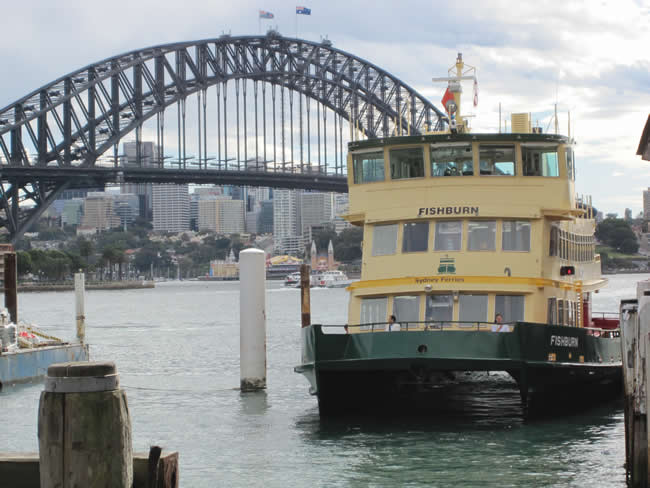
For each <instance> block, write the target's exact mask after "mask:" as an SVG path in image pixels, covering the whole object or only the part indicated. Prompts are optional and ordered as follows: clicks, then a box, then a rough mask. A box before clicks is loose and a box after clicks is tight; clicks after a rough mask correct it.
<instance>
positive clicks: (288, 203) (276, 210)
mask: <svg viewBox="0 0 650 488" xmlns="http://www.w3.org/2000/svg"><path fill="white" fill-rule="evenodd" d="M300 196H301V194H300V192H298V191H297V190H276V191H275V192H273V238H274V249H275V253H276V254H293V255H298V254H300V255H302V254H303V252H304V250H303V239H302V220H301V212H300Z"/></svg>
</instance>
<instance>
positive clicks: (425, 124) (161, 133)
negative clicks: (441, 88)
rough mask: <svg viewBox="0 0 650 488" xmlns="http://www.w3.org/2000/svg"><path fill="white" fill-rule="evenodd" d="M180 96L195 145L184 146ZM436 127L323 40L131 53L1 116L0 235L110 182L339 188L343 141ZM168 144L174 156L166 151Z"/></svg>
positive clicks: (384, 80)
mask: <svg viewBox="0 0 650 488" xmlns="http://www.w3.org/2000/svg"><path fill="white" fill-rule="evenodd" d="M208 89H210V91H208ZM190 97H192V98H194V97H195V98H196V101H197V104H196V108H194V107H192V109H191V110H192V111H193V112H192V115H195V116H196V119H193V121H192V122H193V123H192V126H194V128H195V130H196V132H197V138H196V139H195V140H194V141H193V142H192V143H191V144H190V145H188V141H187V137H186V124H187V123H188V120H187V119H188V114H189V113H190V108H189V104H188V101H189V99H190ZM233 98H234V107H233ZM253 107H254V110H253ZM233 110H234V114H233ZM194 111H195V113H194ZM166 113H167V121H166V117H165V115H166ZM170 114H171V115H172V117H171V119H172V120H171V122H170ZM328 114H329V118H328ZM174 115H175V117H173V116H174ZM229 115H230V121H229V120H228V118H229V117H228V116H229ZM253 115H254V122H253V120H248V119H249V118H251V117H253ZM209 116H210V117H209ZM208 118H211V125H210V131H208V125H207V120H208ZM233 118H235V119H236V120H235V124H234V125H235V128H234V129H233V120H232V119H233ZM174 119H175V120H174ZM241 119H243V120H241ZM194 121H196V122H195V123H196V125H194ZM328 121H329V129H328ZM166 122H167V124H166ZM242 122H243V124H242ZM145 123H150V124H152V125H153V126H154V129H152V130H151V131H147V132H148V133H147V134H146V135H145V136H146V137H149V138H151V139H154V140H155V148H156V150H155V151H154V154H152V155H149V156H145V155H144V154H141V152H142V144H141V141H142V140H143V127H144V124H145ZM344 123H345V126H346V128H345V130H344ZM445 123H446V119H445V115H444V114H443V113H442V112H440V111H439V110H438V109H436V108H435V107H434V106H433V105H432V104H431V103H430V102H429V101H428V100H426V99H425V98H424V97H422V96H421V95H419V94H418V93H417V92H416V91H415V90H413V89H412V88H410V87H409V86H408V85H406V84H405V83H403V82H401V81H400V80H399V79H397V78H396V77H394V76H392V75H391V74H389V73H387V72H386V71H384V70H382V69H380V68H378V67H377V66H375V65H373V64H371V63H369V62H367V61H364V60H363V59H361V58H358V57H356V56H353V55H351V54H349V53H346V52H343V51H341V50H338V49H335V48H334V47H332V44H331V42H329V41H323V42H321V43H315V42H309V41H305V40H300V39H290V38H285V37H282V36H280V35H279V34H277V33H274V32H270V33H269V34H267V35H265V36H242V37H230V36H222V37H220V38H218V39H209V40H202V41H194V42H183V43H176V44H167V45H161V46H155V47H151V48H146V49H141V50H137V51H132V52H129V53H126V54H122V55H119V56H115V57H112V58H109V59H106V60H104V61H100V62H98V63H95V64H92V65H90V66H86V67H84V68H82V69H80V70H78V71H75V72H73V73H70V74H68V75H66V76H64V77H62V78H59V79H58V80H56V81H53V82H52V83H49V84H47V85H45V86H43V87H41V88H39V89H38V90H35V91H34V92H32V93H30V94H29V95H27V96H25V97H23V98H21V99H20V100H18V101H16V102H15V103H13V104H11V105H9V106H7V107H6V108H4V109H2V110H0V172H1V173H0V177H1V182H0V183H1V184H0V226H2V227H6V228H7V229H8V231H9V233H10V234H11V236H12V240H13V241H15V240H17V239H19V238H20V236H21V235H22V233H23V232H24V231H25V230H26V229H27V228H29V227H30V226H31V225H32V224H33V223H34V222H35V221H36V219H38V217H39V216H40V215H41V214H42V212H43V211H44V210H45V209H46V208H47V206H48V205H49V204H50V203H51V202H52V201H53V200H54V199H56V198H57V196H59V195H60V193H61V192H62V191H63V190H64V189H66V188H74V187H93V186H98V185H103V184H106V183H110V182H142V181H149V182H159V183H187V182H194V183H215V184H241V185H248V186H273V187H276V188H312V189H319V190H324V191H346V190H347V183H346V179H345V172H346V164H345V155H344V150H343V148H344V146H345V144H346V142H348V141H350V140H354V139H358V138H381V137H389V136H396V135H406V134H412V135H415V134H419V133H422V132H423V131H427V130H441V129H442V128H443V127H444V124H445ZM249 124H250V125H249ZM253 124H254V131H252V129H249V128H251V127H252V126H253ZM170 126H174V127H175V131H176V134H175V137H173V138H170V137H168V136H169V127H170ZM213 126H216V130H215V127H213ZM242 126H243V127H242ZM314 126H316V127H314ZM132 132H134V133H135V142H136V144H135V149H136V155H135V157H134V158H125V157H124V155H120V154H119V150H118V145H119V142H120V141H122V140H123V139H124V138H125V137H126V136H127V135H128V134H130V133H132ZM154 133H155V135H153V134H154ZM278 133H279V134H278ZM166 137H167V140H165V139H166ZM249 138H251V139H254V149H253V148H252V145H251V143H249V141H248V139H249ZM332 140H333V143H332ZM172 144H173V145H174V146H175V151H174V152H175V159H170V157H169V156H164V148H165V147H166V146H169V145H172ZM233 146H234V147H233ZM111 149H112V151H111ZM188 149H190V150H193V151H196V152H197V153H198V156H188ZM328 149H329V151H330V153H329V155H328ZM111 152H112V154H111Z"/></svg>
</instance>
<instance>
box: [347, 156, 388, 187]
mask: <svg viewBox="0 0 650 488" xmlns="http://www.w3.org/2000/svg"><path fill="white" fill-rule="evenodd" d="M352 165H353V170H354V182H355V183H370V182H373V181H384V179H385V177H384V152H383V151H377V152H372V153H364V154H355V155H354V156H353V157H352Z"/></svg>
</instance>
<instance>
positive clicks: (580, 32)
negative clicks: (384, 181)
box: [0, 0, 650, 215]
mask: <svg viewBox="0 0 650 488" xmlns="http://www.w3.org/2000/svg"><path fill="white" fill-rule="evenodd" d="M301 1H302V0H301ZM296 5H304V6H306V7H309V8H311V12H312V15H311V16H299V17H298V18H297V19H296V15H295V13H294V12H295V7H296ZM398 5H399V6H398ZM260 9H262V10H267V11H270V12H272V13H273V14H274V15H275V19H273V20H272V21H263V22H264V23H263V24H262V29H263V30H265V29H266V28H267V27H269V26H273V27H275V26H277V28H278V30H279V31H280V32H281V34H283V35H285V36H288V37H294V36H295V35H296V26H297V32H298V37H301V38H304V39H308V40H315V41H318V40H320V39H321V37H323V36H327V37H328V38H329V39H330V40H331V41H332V42H333V44H334V46H335V47H337V48H339V49H342V50H344V51H347V52H350V53H352V54H355V55H357V56H360V57H362V58H364V59H366V60H368V61H370V62H372V63H374V64H376V65H378V66H380V67H381V68H383V69H385V70H387V71H389V72H391V73H393V74H394V75H396V76H398V77H399V78H400V79H402V80H403V81H404V82H406V83H408V84H410V85H411V86H413V87H415V88H416V89H417V90H418V91H420V93H422V94H423V95H425V96H427V97H428V98H429V99H430V100H432V101H433V102H434V103H435V104H436V105H438V106H439V107H440V98H441V96H442V94H443V92H444V86H443V85H434V84H432V83H431V81H430V80H431V77H433V76H444V75H445V74H446V72H447V69H448V68H449V67H450V66H451V65H452V64H453V63H454V60H455V57H456V53H457V52H462V53H463V57H464V59H465V61H466V63H468V64H471V65H473V66H476V68H477V73H478V78H479V105H478V107H477V108H476V109H475V112H474V113H475V115H476V117H475V118H474V119H473V121H472V124H473V130H474V132H485V131H492V130H498V123H499V119H498V105H499V103H501V105H502V111H503V113H504V115H505V116H508V117H509V114H510V113H512V112H532V113H533V119H534V121H539V124H540V125H541V126H543V127H544V128H546V126H547V125H548V124H549V123H550V116H551V114H552V112H553V105H554V104H555V103H556V102H557V104H558V110H559V112H560V128H561V132H562V133H564V134H566V132H567V119H568V117H567V112H568V111H570V112H571V123H572V124H571V126H572V127H571V134H572V135H573V136H574V137H575V138H576V140H577V147H576V161H577V168H578V180H577V191H578V192H580V193H585V194H591V195H592V196H593V199H594V204H595V205H596V206H597V207H598V208H599V209H601V210H603V211H605V212H618V213H619V214H621V215H622V213H623V210H624V208H625V207H630V208H632V210H633V211H634V214H635V215H636V214H637V213H638V212H639V211H641V207H642V191H643V190H644V189H646V188H647V187H648V186H650V163H649V162H644V161H642V160H641V159H640V157H638V156H636V155H635V154H636V149H637V146H638V143H639V138H640V135H641V131H642V129H643V126H644V124H645V122H646V119H647V118H648V113H649V111H650V57H649V56H650V54H649V51H648V47H649V46H650V1H633V0H616V1H599V0H592V1H588V2H587V1H585V2H573V1H571V0H563V1H544V0H541V1H536V2H530V1H528V2H521V1H506V0H502V1H491V0H484V1H457V2H448V1H445V2H442V1H413V0H404V1H402V2H396V1H395V0H375V1H374V2H368V1H355V0H345V1H342V0H327V1H325V0H315V1H307V0H305V3H295V2H288V1H286V0H266V1H253V0H238V1H236V2H233V1H224V0H213V1H209V2H208V1H205V0H182V1H169V0H156V1H153V0H111V1H110V2H102V3H99V2H95V1H88V0H84V1H81V0H57V1H54V2H53V1H44V0H43V1H41V0H21V1H18V2H13V1H12V2H9V1H8V0H5V1H3V8H2V12H3V15H2V20H0V26H1V31H2V41H1V42H0V107H4V106H6V105H9V104H11V103H12V102H14V101H15V100H16V99H18V98H20V97H21V96H23V95H26V94H27V93H28V92H30V91H32V90H34V89H36V88H38V87H40V86H41V85H44V84H46V83H48V82H50V81H52V80H54V79H55V78H58V77H60V76H62V75H64V74H66V73H68V72H71V71H74V70H76V69H78V68H81V67H83V66H85V65H88V64H91V63H93V62H96V61H99V60H101V59H104V58H107V57H110V56H113V55H116V54H120V53H123V52H126V51H130V50H134V49H139V48H144V47H147V46H152V45H157V44H164V43H168V42H176V41H188V40H195V39H205V38H213V37H218V36H219V35H221V34H222V33H224V32H226V33H230V34H232V35H249V34H257V33H258V29H259V27H258V26H259V23H258V10H260ZM296 20H298V21H299V22H298V23H297V24H296ZM468 88H471V87H468Z"/></svg>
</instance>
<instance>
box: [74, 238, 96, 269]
mask: <svg viewBox="0 0 650 488" xmlns="http://www.w3.org/2000/svg"><path fill="white" fill-rule="evenodd" d="M77 246H78V247H79V255H81V256H82V257H83V258H84V259H85V261H86V266H88V258H89V257H90V256H91V255H92V254H93V253H94V252H95V244H93V241H89V240H88V239H86V238H85V237H83V236H81V237H79V239H77Z"/></svg>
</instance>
